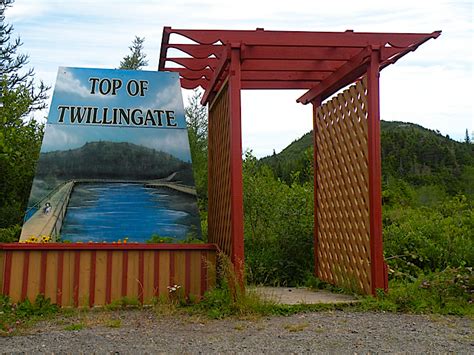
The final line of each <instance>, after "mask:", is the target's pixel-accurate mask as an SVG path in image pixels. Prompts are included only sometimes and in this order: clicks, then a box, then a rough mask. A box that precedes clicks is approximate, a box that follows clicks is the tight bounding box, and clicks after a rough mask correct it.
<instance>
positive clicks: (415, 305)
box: [360, 267, 474, 316]
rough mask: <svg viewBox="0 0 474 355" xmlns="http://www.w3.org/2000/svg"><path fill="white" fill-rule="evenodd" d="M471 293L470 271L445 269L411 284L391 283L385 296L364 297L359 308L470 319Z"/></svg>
mask: <svg viewBox="0 0 474 355" xmlns="http://www.w3.org/2000/svg"><path fill="white" fill-rule="evenodd" d="M473 292H474V278H473V276H472V268H470V267H469V268H468V267H458V268H447V269H445V270H443V271H440V272H432V273H429V274H427V275H424V274H421V275H419V276H418V277H416V278H415V279H414V280H413V281H410V280H406V279H405V280H392V281H391V282H390V287H389V292H388V294H384V293H381V294H380V295H379V296H378V298H373V297H367V298H365V299H364V300H363V302H362V304H361V305H360V307H361V308H362V309H363V310H369V309H370V310H382V311H391V312H409V313H439V314H452V315H460V316H461V315H473V314H474V311H473V310H474V307H472V303H473V302H474V298H473Z"/></svg>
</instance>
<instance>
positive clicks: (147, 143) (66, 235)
mask: <svg viewBox="0 0 474 355" xmlns="http://www.w3.org/2000/svg"><path fill="white" fill-rule="evenodd" d="M195 196H196V193H195V187H194V180H193V174H192V165H191V155H190V150H189V142H188V135H187V129H186V122H185V117H184V108H183V101H182V96H181V88H180V85H179V78H178V75H177V74H175V73H165V72H147V71H128V70H104V69H85V68H60V69H59V72H58V77H57V81H56V86H55V89H54V94H53V99H52V103H51V108H50V112H49V116H48V121H47V124H46V128H45V135H44V139H43V144H42V147H41V153H40V158H39V161H38V166H37V171H36V176H35V179H34V182H33V187H32V190H31V195H30V199H29V203H28V211H27V214H26V217H25V223H24V226H23V229H22V234H21V238H20V240H26V239H28V238H32V237H34V238H39V237H41V236H49V237H51V238H53V239H54V238H56V237H60V238H61V239H62V240H68V241H74V242H79V241H80V242H88V241H95V242H111V241H116V240H119V239H121V240H122V239H124V238H128V240H129V241H136V242H143V241H146V240H149V239H150V238H152V237H153V236H154V237H155V240H156V239H158V238H161V239H163V238H171V239H173V240H181V239H184V238H189V237H193V238H200V227H199V215H198V210H197V205H196V197H195ZM171 239H168V240H171Z"/></svg>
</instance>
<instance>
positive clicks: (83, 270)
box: [77, 251, 92, 307]
mask: <svg viewBox="0 0 474 355" xmlns="http://www.w3.org/2000/svg"><path fill="white" fill-rule="evenodd" d="M91 255H92V252H90V251H83V252H81V253H80V261H79V264H80V269H79V289H78V290H77V303H78V306H79V307H89V305H90V299H89V297H90V291H89V289H90V286H91V261H92V256H91Z"/></svg>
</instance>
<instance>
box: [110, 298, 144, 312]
mask: <svg viewBox="0 0 474 355" xmlns="http://www.w3.org/2000/svg"><path fill="white" fill-rule="evenodd" d="M141 306H142V305H141V303H140V301H139V300H138V299H136V298H133V297H122V298H120V299H118V300H115V301H112V302H110V303H109V304H108V305H106V306H105V309H107V310H110V311H114V310H118V309H126V308H140V307H141Z"/></svg>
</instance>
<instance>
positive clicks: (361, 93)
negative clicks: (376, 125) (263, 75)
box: [315, 79, 371, 293]
mask: <svg viewBox="0 0 474 355" xmlns="http://www.w3.org/2000/svg"><path fill="white" fill-rule="evenodd" d="M315 125H316V129H315V137H316V139H315V150H316V164H317V167H316V174H315V178H316V191H317V192H316V193H317V197H316V211H315V213H316V214H317V215H316V231H317V232H316V233H317V234H316V245H315V248H316V272H317V276H318V277H319V278H321V279H323V280H325V281H327V282H330V283H332V284H336V285H340V286H344V287H349V288H352V289H353V290H355V291H359V292H363V293H370V292H371V265H370V263H371V260H370V204H369V168H368V145H367V137H368V128H367V82H366V79H364V80H362V81H358V82H357V83H356V84H355V85H352V86H351V87H349V88H348V89H347V90H345V91H344V92H342V93H340V94H338V95H337V96H335V97H334V98H332V99H331V100H330V101H328V102H326V103H325V104H323V105H322V106H320V107H319V108H318V109H317V110H316V117H315Z"/></svg>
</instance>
